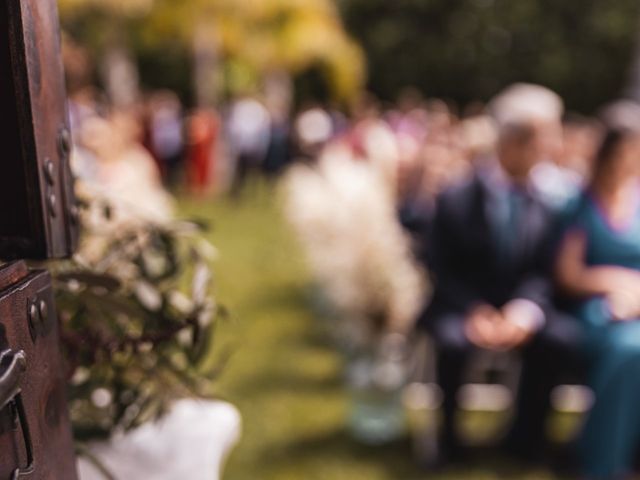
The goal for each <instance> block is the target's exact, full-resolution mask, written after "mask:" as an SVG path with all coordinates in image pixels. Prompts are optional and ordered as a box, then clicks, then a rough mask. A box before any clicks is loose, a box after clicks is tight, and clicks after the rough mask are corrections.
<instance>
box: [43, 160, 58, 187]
mask: <svg viewBox="0 0 640 480" xmlns="http://www.w3.org/2000/svg"><path fill="white" fill-rule="evenodd" d="M55 170H56V167H55V165H54V164H53V162H52V161H51V159H50V158H47V159H46V160H45V161H44V176H45V178H46V179H47V182H48V183H49V185H53V184H54V183H55V180H56V178H55V173H56V172H55Z"/></svg>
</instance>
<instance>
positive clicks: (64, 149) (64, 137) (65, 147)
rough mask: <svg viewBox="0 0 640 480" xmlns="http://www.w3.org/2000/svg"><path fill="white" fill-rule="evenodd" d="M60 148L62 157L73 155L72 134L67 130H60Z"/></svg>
mask: <svg viewBox="0 0 640 480" xmlns="http://www.w3.org/2000/svg"><path fill="white" fill-rule="evenodd" d="M58 148H59V149H60V156H62V157H67V155H69V153H71V133H70V132H69V130H68V129H67V128H63V129H62V130H60V135H59V138H58Z"/></svg>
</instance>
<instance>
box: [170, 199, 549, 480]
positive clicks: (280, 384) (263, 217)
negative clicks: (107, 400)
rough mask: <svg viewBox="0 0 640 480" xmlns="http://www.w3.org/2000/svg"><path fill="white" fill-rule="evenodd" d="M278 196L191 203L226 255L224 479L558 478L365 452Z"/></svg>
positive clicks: (403, 447)
mask: <svg viewBox="0 0 640 480" xmlns="http://www.w3.org/2000/svg"><path fill="white" fill-rule="evenodd" d="M276 197H277V196H276V194H275V193H273V192H271V191H269V190H263V191H262V192H260V194H259V195H255V196H252V197H250V198H247V199H246V200H245V201H243V202H242V203H237V204H236V203H233V202H230V201H227V200H216V201H214V200H198V201H196V200H186V199H184V200H182V201H181V202H180V203H181V211H182V213H183V215H185V216H191V217H199V218H203V219H207V220H208V221H210V222H211V224H212V231H211V233H210V238H211V240H212V241H213V242H214V244H215V245H216V247H217V248H218V249H219V251H220V258H219V259H218V260H217V262H216V265H215V272H216V285H215V289H216V293H217V296H218V299H219V300H220V301H221V302H222V303H223V304H224V305H226V306H227V307H228V308H229V310H230V311H231V313H232V318H231V319H230V320H228V321H227V322H226V323H225V324H223V325H221V326H220V329H219V335H220V337H219V338H218V347H219V350H221V349H222V346H225V345H226V346H228V347H230V348H231V349H232V351H233V355H232V356H231V358H230V361H229V363H228V365H227V366H226V368H225V370H224V373H223V375H222V376H221V378H220V379H219V380H218V390H219V394H220V396H221V397H222V398H224V399H227V400H228V401H230V402H232V403H233V404H234V405H236V406H237V407H238V408H239V410H240V412H241V414H242V418H243V435H242V440H241V442H240V444H239V445H238V446H237V448H236V449H235V451H234V453H233V455H232V456H231V458H230V459H229V462H228V465H227V469H226V472H225V475H224V479H225V480H271V479H277V480H313V479H318V480H414V479H416V480H417V479H426V478H429V479H434V480H445V479H447V480H453V479H467V478H469V479H477V480H481V479H503V478H523V479H549V478H551V477H550V476H548V475H545V474H542V473H539V472H527V473H525V472H517V471H513V470H504V469H502V471H500V470H497V471H493V470H495V469H494V468H491V467H490V466H489V465H488V464H486V463H484V464H483V463H481V464H480V466H478V467H475V466H467V467H466V468H460V469H456V470H453V471H450V472H447V473H444V474H441V475H426V474H424V473H421V472H420V470H419V469H417V468H416V466H415V464H414V462H413V460H412V457H411V452H410V442H409V441H408V440H406V441H403V442H398V443H397V444H395V445H392V446H388V447H385V448H380V447H377V448H372V447H365V446H361V445H358V444H357V443H355V442H354V441H353V440H351V438H350V437H349V435H348V432H347V431H346V429H345V418H346V416H347V414H348V408H349V398H348V395H347V393H346V392H345V390H344V389H343V385H342V379H341V368H342V365H341V357H340V355H339V354H338V353H337V352H336V351H335V348H334V347H333V345H332V343H331V341H330V340H329V339H328V338H327V335H326V331H323V328H322V323H321V321H320V320H319V319H317V318H314V315H313V312H312V310H311V309H310V307H309V302H308V286H309V283H310V278H309V274H308V272H307V270H306V269H305V265H304V261H303V258H302V256H301V253H300V251H299V248H298V247H297V245H296V242H295V238H294V236H293V235H292V233H291V232H290V231H289V229H288V228H287V226H286V223H285V221H284V219H283V218H282V215H281V212H280V209H279V207H278V201H277V200H276Z"/></svg>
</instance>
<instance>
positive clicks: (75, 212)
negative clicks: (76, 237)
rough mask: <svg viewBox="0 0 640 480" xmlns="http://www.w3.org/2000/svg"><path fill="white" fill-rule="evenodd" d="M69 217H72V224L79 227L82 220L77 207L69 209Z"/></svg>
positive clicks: (73, 206) (72, 206)
mask: <svg viewBox="0 0 640 480" xmlns="http://www.w3.org/2000/svg"><path fill="white" fill-rule="evenodd" d="M69 216H70V217H71V222H72V223H73V224H74V225H77V224H78V222H79V220H80V210H79V209H78V206H77V205H71V207H69Z"/></svg>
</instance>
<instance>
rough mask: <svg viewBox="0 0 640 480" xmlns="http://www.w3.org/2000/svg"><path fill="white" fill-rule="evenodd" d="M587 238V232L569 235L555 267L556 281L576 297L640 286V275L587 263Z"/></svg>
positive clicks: (562, 246) (561, 248)
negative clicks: (592, 265)
mask: <svg viewBox="0 0 640 480" xmlns="http://www.w3.org/2000/svg"><path fill="white" fill-rule="evenodd" d="M586 247H587V239H586V236H585V234H584V233H583V232H580V231H577V230H576V231H572V232H569V233H568V234H567V235H566V236H565V238H564V241H563V242H562V245H561V247H560V251H559V253H558V257H557V258H556V264H555V271H554V273H555V280H556V283H557V285H558V286H559V287H560V288H561V289H562V290H563V291H565V292H566V293H568V294H570V295H575V296H592V295H610V294H611V293H614V292H616V291H617V290H620V289H629V288H637V287H640V272H637V271H636V270H633V269H630V268H624V267H618V266H613V265H611V266H608V265H603V266H596V267H591V266H588V265H586V263H585V253H586Z"/></svg>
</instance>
